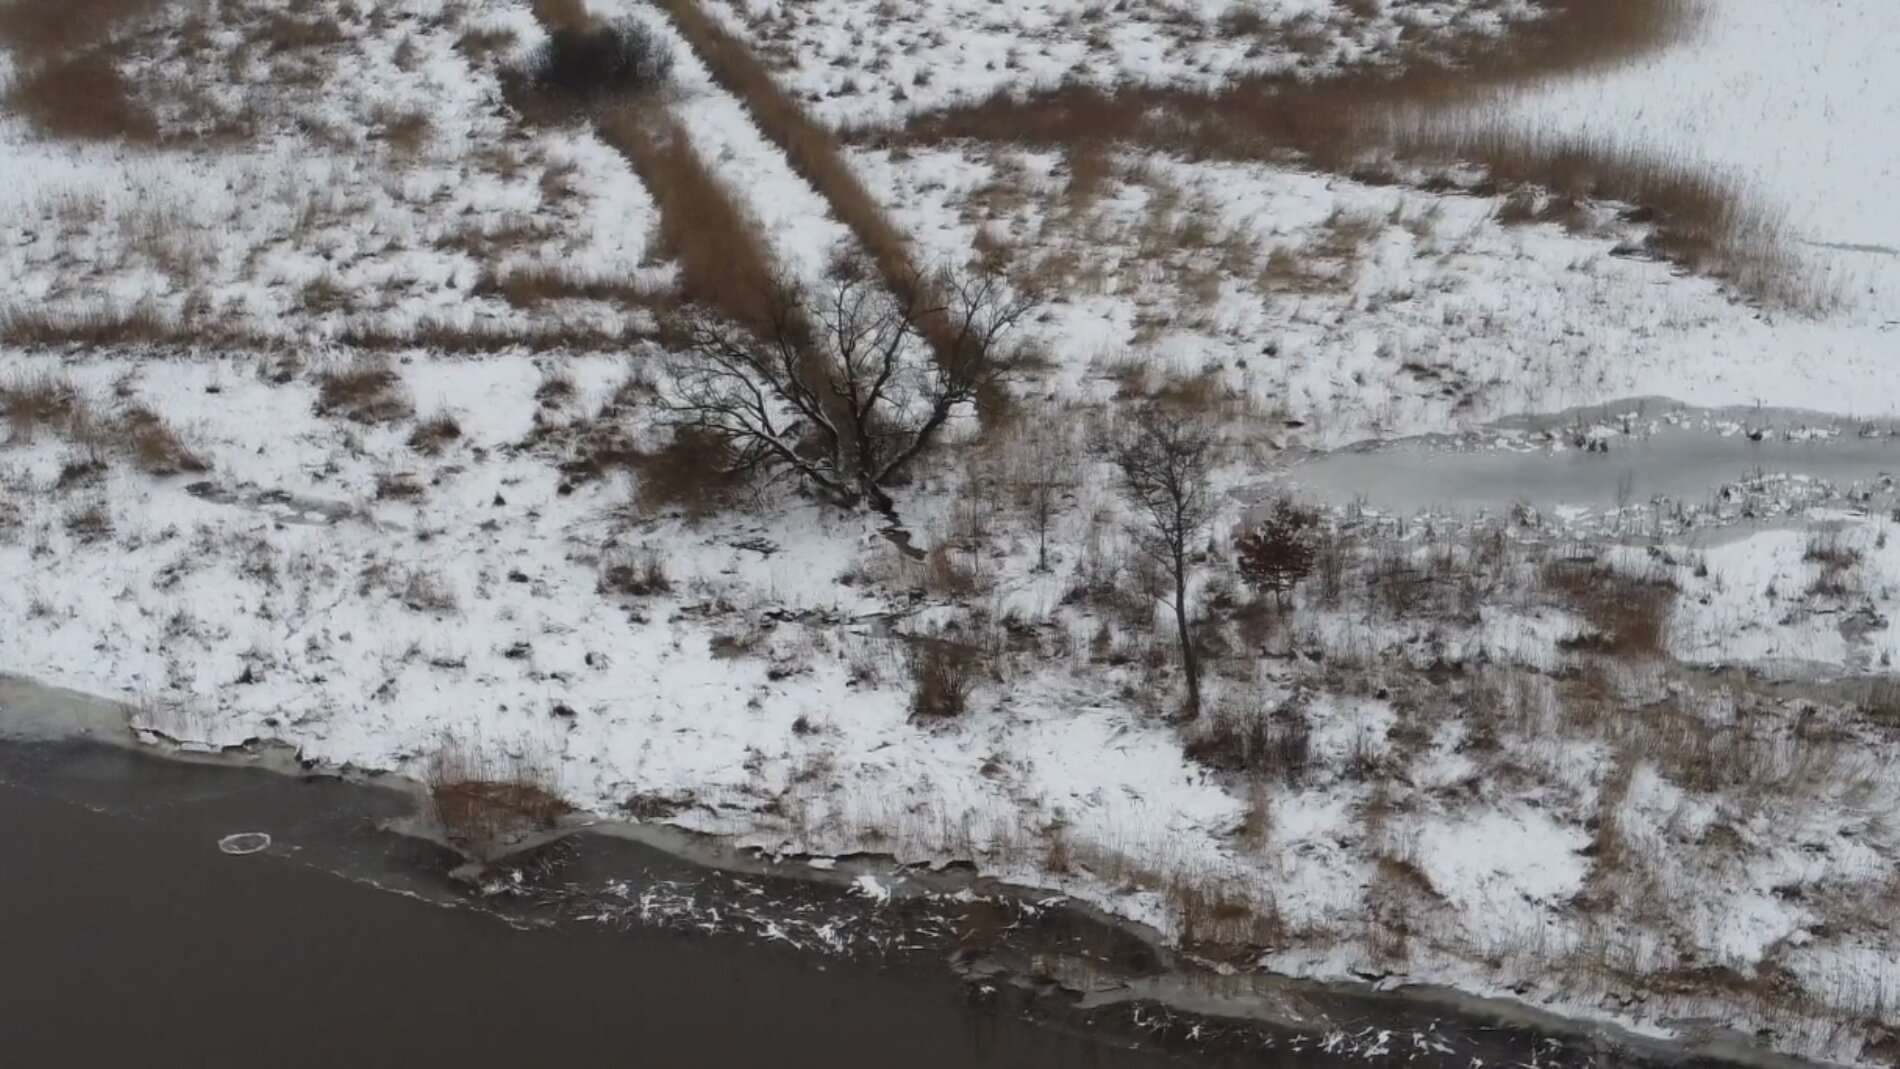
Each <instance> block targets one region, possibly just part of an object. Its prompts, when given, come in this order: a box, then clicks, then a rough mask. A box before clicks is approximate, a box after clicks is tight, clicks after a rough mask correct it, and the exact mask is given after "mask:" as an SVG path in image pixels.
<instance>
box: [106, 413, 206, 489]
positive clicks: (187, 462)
mask: <svg viewBox="0 0 1900 1069" xmlns="http://www.w3.org/2000/svg"><path fill="white" fill-rule="evenodd" d="M117 430H118V435H119V437H120V438H121V440H122V446H123V448H124V449H125V451H126V453H127V454H128V455H129V456H130V457H131V460H132V463H133V465H134V466H136V467H137V468H138V469H139V470H140V471H142V472H144V473H145V474H147V475H178V474H181V473H197V472H203V471H209V470H210V468H211V465H210V464H208V463H207V462H206V461H205V459H204V457H202V456H200V455H199V454H198V453H197V451H195V450H193V449H192V448H191V447H190V446H188V445H186V444H185V442H184V440H183V439H182V438H180V437H179V435H178V432H177V431H175V430H173V429H172V428H171V426H170V425H168V424H167V423H166V422H165V420H164V419H163V418H162V417H161V416H159V414H158V413H157V412H154V411H153V410H152V409H151V408H150V407H148V406H146V405H143V404H135V405H131V406H129V407H127V408H126V409H125V411H124V412H122V413H121V414H120V416H119V420H118V428H117Z"/></svg>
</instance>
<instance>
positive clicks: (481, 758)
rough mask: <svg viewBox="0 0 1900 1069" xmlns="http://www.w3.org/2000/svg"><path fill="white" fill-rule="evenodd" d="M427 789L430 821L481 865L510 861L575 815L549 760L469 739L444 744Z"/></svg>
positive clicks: (429, 768)
mask: <svg viewBox="0 0 1900 1069" xmlns="http://www.w3.org/2000/svg"><path fill="white" fill-rule="evenodd" d="M423 786H424V787H425V788H426V789H427V791H428V800H427V806H426V810H425V814H426V816H427V817H428V818H429V819H430V820H431V821H432V822H433V823H434V824H435V826H436V828H437V830H439V831H440V832H441V833H442V836H443V838H444V839H445V840H447V841H448V843H449V844H450V845H452V846H454V847H455V848H456V849H458V850H460V851H462V852H463V853H464V854H466V855H468V856H469V857H470V858H472V859H473V860H475V861H478V862H484V863H486V862H493V861H497V860H500V859H501V858H503V857H506V856H507V855H508V854H509V853H511V852H513V851H514V850H516V849H519V848H520V847H521V845H522V844H523V842H524V840H527V839H529V838H530V837H532V836H534V835H536V834H539V833H542V832H546V831H548V830H549V829H551V828H553V827H554V826H555V825H556V824H557V823H558V822H559V821H560V819H561V818H562V817H564V816H566V815H567V814H569V813H571V812H573V807H572V806H569V805H568V804H567V803H566V802H564V801H562V800H561V798H560V795H559V794H558V793H556V791H557V787H558V776H557V774H556V772H555V770H554V768H553V762H552V761H551V760H550V759H546V758H544V757H543V756H542V755H540V754H538V753H532V752H529V753H523V752H514V753H501V752H496V751H494V750H489V749H485V748H483V747H482V745H481V744H480V743H479V742H473V741H469V740H460V739H444V740H443V742H442V745H441V747H440V748H439V749H438V750H436V752H435V753H434V754H432V755H431V756H430V758H429V762H428V764H427V765H426V766H425V768H424V770H423Z"/></svg>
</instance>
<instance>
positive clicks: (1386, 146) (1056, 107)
mask: <svg viewBox="0 0 1900 1069" xmlns="http://www.w3.org/2000/svg"><path fill="white" fill-rule="evenodd" d="M1693 14H1694V5H1693V4H1692V3H1690V2H1689V0H1610V2H1604V3H1589V2H1585V0H1564V2H1560V3H1556V4H1553V5H1551V7H1550V10H1549V11H1548V12H1547V13H1546V14H1545V15H1544V16H1543V17H1541V18H1539V19H1535V20H1531V21H1527V22H1523V23H1519V24H1516V25H1514V26H1513V27H1512V28H1511V30H1510V34H1511V36H1510V45H1509V47H1500V46H1499V45H1498V44H1497V42H1496V41H1494V40H1492V39H1490V38H1489V37H1478V38H1474V39H1470V40H1462V41H1461V40H1452V41H1435V40H1433V39H1431V38H1430V37H1429V36H1420V37H1418V38H1416V39H1414V42H1413V43H1412V44H1411V46H1410V51H1409V52H1408V54H1407V55H1405V56H1404V57H1403V58H1402V60H1401V61H1400V62H1397V63H1394V64H1390V65H1376V66H1373V65H1368V66H1364V67H1359V68H1356V69H1353V70H1351V71H1349V72H1347V73H1344V74H1340V75H1336V76H1333V77H1327V78H1305V77H1301V76H1296V75H1289V76H1283V77H1282V76H1275V77H1262V78H1252V79H1243V80H1240V81H1237V82H1235V83H1233V84H1231V85H1229V86H1228V87H1226V88H1224V89H1222V90H1219V91H1217V92H1211V93H1201V92H1195V91H1190V90H1178V89H1146V88H1143V89H1129V88H1123V89H1119V90H1113V91H1105V90H1101V89H1096V88H1092V87H1086V86H1079V85H1065V86H1063V87H1061V88H1059V89H1056V90H1053V91H1050V92H1046V93H1039V94H1036V95H1034V96H1030V97H1026V98H1025V97H1013V96H1009V95H1006V94H1005V95H998V96H996V97H993V98H991V99H989V100H987V101H983V102H980V103H977V104H974V105H970V106H967V107H964V108H959V109H953V110H950V111H946V112H941V113H937V114H933V115H929V116H924V117H921V118H919V119H918V120H916V121H915V122H914V123H913V124H912V126H911V128H910V129H909V130H907V131H906V133H905V135H904V136H905V138H906V139H907V140H909V141H912V142H923V143H932V142H938V141H944V140H951V139H973V140H978V141H989V142H997V143H1027V144H1032V145H1038V146H1045V147H1059V148H1067V149H1070V150H1071V151H1072V152H1088V151H1099V149H1098V148H1096V147H1095V146H1099V145H1101V144H1103V143H1122V144H1126V145H1130V146H1139V147H1142V148H1146V149H1151V150H1157V151H1164V152H1170V153H1176V154H1179V155H1181V156H1184V157H1186V158H1188V159H1195V160H1257V159H1274V158H1285V157H1294V158H1298V159H1303V160H1305V161H1308V162H1310V163H1312V164H1314V165H1317V166H1320V167H1323V168H1325V169H1327V170H1331V171H1335V172H1338V173H1341V174H1347V175H1350V176H1352V177H1355V178H1358V179H1360V180H1362V181H1369V182H1375V183H1389V182H1391V181H1395V180H1398V179H1399V178H1400V177H1402V173H1401V170H1399V169H1398V168H1404V167H1409V168H1419V167H1423V168H1425V169H1427V170H1428V171H1430V172H1431V173H1432V174H1434V175H1438V176H1447V175H1449V171H1448V169H1447V167H1446V165H1448V164H1451V163H1468V164H1473V165H1476V166H1478V167H1479V168H1481V169H1483V170H1484V171H1485V172H1486V175H1487V177H1486V179H1485V180H1484V181H1483V182H1481V183H1479V184H1478V185H1476V186H1472V187H1470V188H1471V190H1472V191H1473V192H1479V193H1498V192H1504V193H1513V194H1514V195H1516V196H1517V197H1518V198H1519V199H1518V200H1517V201H1516V202H1515V203H1516V205H1517V206H1516V207H1515V208H1513V209H1512V211H1513V212H1514V213H1518V214H1521V213H1522V212H1523V211H1524V205H1525V204H1526V203H1527V199H1526V198H1529V197H1530V196H1531V194H1530V193H1529V192H1528V191H1529V190H1533V189H1535V190H1541V191H1543V192H1544V193H1545V194H1547V195H1548V197H1549V198H1550V199H1551V201H1552V202H1554V203H1558V204H1565V203H1574V202H1577V201H1596V202H1609V203H1619V204H1624V205H1628V206H1630V207H1631V210H1632V212H1633V214H1632V218H1633V219H1635V220H1639V221H1641V222H1643V223H1645V224H1646V225H1648V227H1649V228H1650V235H1651V236H1650V239H1649V241H1650V247H1651V249H1652V250H1653V251H1654V252H1655V253H1656V254H1658V255H1661V256H1664V257H1667V258H1669V259H1670V260H1672V261H1674V262H1677V263H1681V264H1683V265H1684V266H1687V267H1689V268H1691V269H1694V270H1699V271H1703V272H1706V273H1708V274H1711V275H1714V276H1716V277H1719V278H1722V279H1724V280H1725V281H1728V282H1730V283H1731V284H1733V285H1735V286H1736V287H1737V288H1738V289H1739V290H1740V291H1741V292H1743V293H1745V294H1748V295H1750V296H1753V297H1758V298H1763V299H1767V300H1771V301H1777V302H1782V303H1794V304H1796V305H1797V306H1799V305H1800V304H1801V303H1802V302H1804V301H1808V300H1811V299H1813V294H1812V293H1811V291H1810V290H1809V288H1808V287H1806V286H1805V285H1804V283H1803V282H1802V280H1801V279H1799V278H1796V277H1791V273H1793V272H1795V271H1796V266H1795V262H1794V261H1793V259H1792V258H1791V254H1790V253H1789V252H1788V251H1787V249H1786V246H1785V243H1784V241H1783V238H1782V235H1781V234H1780V233H1779V232H1778V229H1777V227H1776V226H1775V225H1774V224H1773V223H1772V222H1771V221H1770V220H1768V219H1766V218H1765V217H1763V216H1762V215H1760V214H1758V213H1757V212H1756V211H1755V210H1753V209H1752V208H1751V207H1749V206H1748V205H1747V204H1746V203H1745V202H1744V198H1743V197H1742V196H1741V195H1740V192H1739V191H1738V190H1736V189H1735V188H1733V187H1732V186H1731V185H1730V184H1729V183H1727V182H1726V181H1725V180H1723V179H1722V178H1720V177H1718V176H1715V175H1711V174H1708V173H1706V172H1704V171H1701V170H1698V169H1696V168H1692V167H1687V166H1683V165H1680V164H1677V163H1675V162H1673V161H1670V160H1667V159H1658V158H1655V157H1653V156H1649V155H1645V154H1643V153H1640V152H1637V151H1634V150H1631V149H1629V148H1627V147H1626V146H1619V145H1610V144H1604V143H1598V142H1590V141H1583V140H1577V139H1554V138H1548V137H1542V136H1538V135H1536V134H1534V133H1532V134H1524V133H1522V132H1520V131H1517V130H1515V129H1513V128H1511V127H1509V126H1507V125H1504V124H1502V123H1500V122H1498V121H1497V115H1495V114H1493V113H1489V112H1486V111H1485V110H1483V109H1482V107H1481V104H1482V102H1483V101H1484V100H1486V99H1487V98H1488V97H1489V96H1490V95H1491V94H1500V93H1506V94H1508V93H1510V92H1514V91H1522V90H1523V89H1524V88H1525V87H1527V86H1533V85H1535V84H1537V83H1538V82H1539V81H1541V80H1544V79H1549V78H1555V77H1559V76H1566V75H1574V74H1577V73H1581V72H1586V71H1590V70H1594V69H1599V68H1602V67H1605V66H1608V65H1611V64H1615V63H1620V62H1625V61H1627V59H1628V58H1629V57H1631V56H1634V55H1639V54H1642V53H1645V52H1647V51H1650V50H1653V49H1657V48H1660V47H1663V46H1665V45H1667V44H1668V43H1670V42H1671V41H1673V40H1675V39H1676V37H1677V36H1678V35H1680V34H1682V33H1683V32H1685V30H1686V28H1687V27H1688V26H1689V25H1691V23H1692V21H1693ZM1395 164H1396V165H1398V168H1395V166H1394V165H1395ZM1431 181H1433V182H1439V181H1444V182H1452V183H1453V184H1454V185H1456V184H1457V183H1456V182H1455V181H1454V180H1453V179H1451V178H1449V177H1440V178H1433V179H1432V180H1431Z"/></svg>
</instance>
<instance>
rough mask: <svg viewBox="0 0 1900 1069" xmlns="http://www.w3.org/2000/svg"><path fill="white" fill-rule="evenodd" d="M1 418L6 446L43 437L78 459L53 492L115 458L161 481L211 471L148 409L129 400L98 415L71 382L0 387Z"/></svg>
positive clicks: (38, 378) (48, 377)
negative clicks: (65, 447) (60, 443)
mask: <svg viewBox="0 0 1900 1069" xmlns="http://www.w3.org/2000/svg"><path fill="white" fill-rule="evenodd" d="M0 419H4V420H5V422H6V425H7V433H8V441H9V442H25V441H32V440H34V439H36V438H38V437H40V436H43V435H45V436H51V437H54V438H58V439H61V440H63V441H65V442H67V443H69V444H71V445H72V446H74V447H75V448H76V449H77V450H78V453H79V459H78V460H76V461H74V462H73V463H71V464H68V465H67V467H66V469H65V470H64V471H63V472H62V473H61V475H60V477H59V480H58V481H57V483H56V484H55V488H56V489H61V490H65V489H70V488H72V487H73V486H75V485H80V484H83V483H88V482H91V481H93V480H94V478H95V477H96V476H98V475H102V474H103V473H104V472H105V469H106V461H107V459H108V458H109V457H111V456H114V455H118V456H122V457H124V458H125V459H126V460H127V461H129V462H130V463H131V464H132V466H133V467H134V468H136V469H138V470H139V471H141V472H144V473H145V474H147V475H153V476H161V477H162V476H168V475H178V474H185V473H193V474H195V473H198V472H204V471H209V470H210V467H211V465H210V463H209V461H207V460H206V459H205V457H204V455H203V454H202V453H200V452H199V451H198V450H197V449H195V448H193V447H192V446H191V445H190V444H188V443H187V442H186V440H185V438H184V436H182V435H180V434H179V433H178V431H177V430H176V429H175V428H174V427H172V426H171V424H170V423H168V422H167V421H166V420H165V419H164V417H162V416H161V415H160V414H159V413H158V412H157V411H156V410H154V409H153V408H152V407H151V406H149V405H147V404H145V403H143V402H140V401H136V400H134V401H128V402H127V403H126V404H125V405H124V406H122V407H121V408H120V409H119V410H118V411H116V412H111V411H102V410H100V409H99V408H98V407H96V406H95V405H94V403H93V401H92V400H91V399H90V398H89V397H87V396H86V395H85V394H84V393H83V392H82V391H80V390H79V389H78V388H77V387H75V386H74V385H73V384H72V382H71V381H69V380H67V379H65V378H62V377H60V376H57V375H52V374H37V375H24V376H17V377H15V378H13V379H11V380H9V381H6V382H0Z"/></svg>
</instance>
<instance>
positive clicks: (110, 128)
mask: <svg viewBox="0 0 1900 1069" xmlns="http://www.w3.org/2000/svg"><path fill="white" fill-rule="evenodd" d="M158 6H159V5H158V4H156V3H155V2H153V0H72V2H67V0H12V2H11V3H8V4H6V5H4V6H0V43H3V44H5V45H6V47H7V48H8V49H9V50H10V51H11V53H12V59H13V61H14V63H15V70H14V76H13V78H12V80H11V84H10V85H9V86H8V87H7V91H6V101H7V104H8V106H9V108H10V109H11V110H12V111H13V112H15V113H16V114H19V115H21V116H23V117H25V118H26V119H27V120H28V121H29V122H31V123H33V124H34V125H35V126H36V127H38V128H39V129H40V130H41V131H42V132H44V133H46V134H48V135H49V136H52V137H61V138H74V139H79V140H93V141H98V140H113V139H123V140H128V141H136V142H148V141H151V140H154V139H155V138H156V137H157V134H158V123H157V120H156V119H155V118H154V117H153V115H152V114H151V112H150V110H149V109H147V108H146V107H145V106H144V105H143V104H141V103H140V102H139V101H138V100H137V98H136V96H135V94H134V91H133V87H132V86H131V84H130V83H129V82H128V81H127V79H126V77H125V75H124V73H123V72H122V71H121V70H120V67H119V64H120V63H121V61H123V60H124V59H125V58H126V54H125V47H124V46H125V43H126V42H125V37H126V35H127V32H128V30H129V29H130V28H131V27H134V26H136V25H138V24H139V23H140V22H141V20H143V19H145V18H146V17H147V16H149V15H150V14H151V13H152V12H153V11H154V10H156V9H157V8H158Z"/></svg>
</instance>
